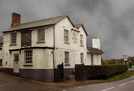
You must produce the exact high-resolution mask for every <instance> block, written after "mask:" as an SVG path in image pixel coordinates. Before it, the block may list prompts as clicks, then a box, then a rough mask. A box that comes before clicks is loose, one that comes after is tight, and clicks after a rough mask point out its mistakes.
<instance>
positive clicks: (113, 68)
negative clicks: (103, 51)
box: [84, 65, 128, 79]
mask: <svg viewBox="0 0 134 91" xmlns="http://www.w3.org/2000/svg"><path fill="white" fill-rule="evenodd" d="M127 70H128V66H127V65H102V66H84V76H85V79H105V78H109V77H111V76H113V75H115V74H120V73H123V72H126V71H127Z"/></svg>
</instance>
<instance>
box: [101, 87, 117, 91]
mask: <svg viewBox="0 0 134 91" xmlns="http://www.w3.org/2000/svg"><path fill="white" fill-rule="evenodd" d="M113 88H115V87H111V88H107V89H104V90H102V91H108V90H111V89H113Z"/></svg>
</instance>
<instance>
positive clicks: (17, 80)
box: [0, 72, 63, 91]
mask: <svg viewBox="0 0 134 91" xmlns="http://www.w3.org/2000/svg"><path fill="white" fill-rule="evenodd" d="M62 89H63V88H59V87H57V86H55V85H47V84H37V83H33V82H31V80H28V79H24V78H21V77H19V76H11V75H8V74H5V73H2V72H0V91H62Z"/></svg>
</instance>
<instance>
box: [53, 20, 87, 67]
mask: <svg viewBox="0 0 134 91" xmlns="http://www.w3.org/2000/svg"><path fill="white" fill-rule="evenodd" d="M72 28H74V27H73V25H72V24H71V23H70V21H69V20H68V18H65V19H63V20H62V21H60V22H59V23H57V24H56V25H55V34H56V36H55V37H56V45H55V46H56V50H55V54H56V56H55V61H56V66H57V65H58V64H61V63H62V62H63V63H64V61H65V60H64V59H65V57H64V56H65V55H64V52H65V51H68V52H69V53H70V66H65V67H64V68H74V66H75V64H81V63H80V53H84V61H85V62H84V63H86V61H87V49H86V34H85V32H84V30H83V28H80V29H79V31H80V32H79V33H77V43H74V42H73V39H72V37H73V31H72V30H71V29H72ZM64 29H66V30H68V31H69V44H65V43H64ZM80 34H82V35H83V41H84V47H80Z"/></svg>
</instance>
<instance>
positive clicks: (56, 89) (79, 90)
mask: <svg viewBox="0 0 134 91" xmlns="http://www.w3.org/2000/svg"><path fill="white" fill-rule="evenodd" d="M0 91H134V77H130V78H127V79H124V80H120V81H115V82H109V83H100V84H94V85H85V86H75V87H72V88H67V87H60V86H58V85H57V84H56V83H54V84H53V85H52V84H48V83H46V84H37V83H33V82H32V81H31V80H28V79H25V78H21V77H19V76H11V75H8V74H5V73H2V72H0Z"/></svg>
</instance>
